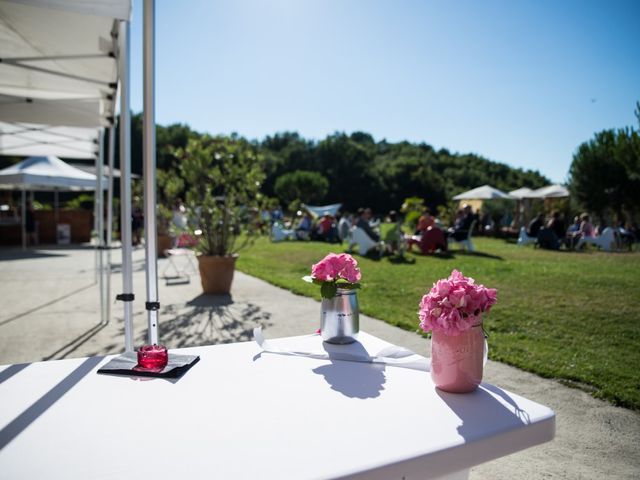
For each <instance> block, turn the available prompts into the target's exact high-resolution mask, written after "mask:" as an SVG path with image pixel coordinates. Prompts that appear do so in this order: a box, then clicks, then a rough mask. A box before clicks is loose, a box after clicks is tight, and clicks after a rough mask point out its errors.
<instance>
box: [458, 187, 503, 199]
mask: <svg viewBox="0 0 640 480" xmlns="http://www.w3.org/2000/svg"><path fill="white" fill-rule="evenodd" d="M498 198H506V199H509V200H511V199H513V197H512V196H511V195H509V194H507V193H504V192H503V191H502V190H498V189H497V188H494V187H492V186H491V185H482V186H481V187H477V188H473V189H471V190H469V191H466V192H462V193H460V194H458V195H456V196H455V197H453V199H454V200H495V199H498Z"/></svg>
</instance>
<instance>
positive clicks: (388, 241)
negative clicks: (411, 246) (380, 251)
mask: <svg viewBox="0 0 640 480" xmlns="http://www.w3.org/2000/svg"><path fill="white" fill-rule="evenodd" d="M389 221H390V222H391V223H393V227H391V228H390V229H389V231H388V232H387V234H386V235H385V237H384V244H385V249H386V250H387V252H388V253H390V254H391V255H394V254H397V255H399V256H403V255H404V250H405V242H404V234H403V233H402V219H401V218H400V216H399V215H398V214H397V212H396V211H395V210H391V211H390V212H389Z"/></svg>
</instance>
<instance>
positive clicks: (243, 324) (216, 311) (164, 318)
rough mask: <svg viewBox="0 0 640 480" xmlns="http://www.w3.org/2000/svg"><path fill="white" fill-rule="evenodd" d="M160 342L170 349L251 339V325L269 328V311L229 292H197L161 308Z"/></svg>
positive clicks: (252, 327) (252, 326)
mask: <svg viewBox="0 0 640 480" xmlns="http://www.w3.org/2000/svg"><path fill="white" fill-rule="evenodd" d="M160 318H161V335H162V342H163V343H164V344H166V345H167V346H168V347H169V348H182V347H194V346H200V345H211V344H216V343H234V342H242V341H248V340H251V339H252V338H253V329H254V327H256V326H258V325H261V326H262V327H268V326H270V325H272V322H270V321H269V320H270V318H271V314H270V313H269V312H265V311H263V310H262V309H261V308H260V307H259V306H258V305H256V304H254V303H251V302H235V301H234V300H233V298H232V297H231V295H204V294H203V295H198V296H197V297H195V298H193V299H191V300H189V301H188V302H187V303H185V304H184V305H176V304H170V305H167V306H165V307H164V308H163V309H162V311H161V317H160Z"/></svg>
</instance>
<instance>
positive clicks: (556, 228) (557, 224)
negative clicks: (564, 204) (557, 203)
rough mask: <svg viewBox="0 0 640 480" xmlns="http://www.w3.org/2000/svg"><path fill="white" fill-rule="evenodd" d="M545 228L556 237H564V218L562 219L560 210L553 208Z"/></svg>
mask: <svg viewBox="0 0 640 480" xmlns="http://www.w3.org/2000/svg"><path fill="white" fill-rule="evenodd" d="M547 229H549V230H551V231H552V232H553V233H555V235H556V237H557V238H558V239H560V238H563V237H564V232H565V227H564V220H562V216H561V215H560V212H559V211H558V210H554V211H553V212H551V220H549V222H547Z"/></svg>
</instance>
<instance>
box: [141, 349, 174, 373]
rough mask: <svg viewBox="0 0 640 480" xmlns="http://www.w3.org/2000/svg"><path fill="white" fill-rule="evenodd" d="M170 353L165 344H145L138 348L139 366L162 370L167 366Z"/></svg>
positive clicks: (146, 368)
mask: <svg viewBox="0 0 640 480" xmlns="http://www.w3.org/2000/svg"><path fill="white" fill-rule="evenodd" d="M168 361H169V354H168V353H167V348H166V347H165V346H164V345H143V346H142V347H140V349H139V350H138V365H137V366H138V367H139V368H142V369H144V370H157V371H160V370H162V369H163V368H164V367H166V366H167V362H168Z"/></svg>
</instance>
